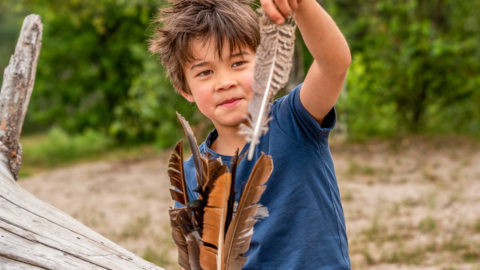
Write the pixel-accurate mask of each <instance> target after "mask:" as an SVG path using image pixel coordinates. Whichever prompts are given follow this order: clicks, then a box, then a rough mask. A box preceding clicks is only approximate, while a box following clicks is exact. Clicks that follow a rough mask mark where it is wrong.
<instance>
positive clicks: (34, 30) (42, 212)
mask: <svg viewBox="0 0 480 270" xmlns="http://www.w3.org/2000/svg"><path fill="white" fill-rule="evenodd" d="M41 34H42V24H41V22H40V17H39V16H37V15H30V16H28V17H27V18H26V19H25V21H24V24H23V27H22V33H21V34H20V38H19V41H18V43H17V47H16V49H15V54H14V55H13V56H12V58H11V59H10V64H9V66H8V67H7V69H6V70H5V74H4V83H3V86H2V90H1V91H2V92H1V93H0V119H1V121H0V269H2V270H4V269H12V270H13V269H59V270H60V269H61V270H64V269H111V270H117V269H118V270H122V269H125V270H127V269H128V270H130V269H150V270H160V269H162V268H160V267H158V266H155V265H153V264H152V263H149V262H147V261H145V260H143V259H142V258H140V257H138V256H136V255H135V254H133V253H131V252H129V251H127V250H126V249H124V248H122V247H120V246H118V245H116V244H115V243H113V242H111V241H110V240H108V239H106V238H105V237H103V236H101V235H100V234H98V233H96V232H94V231H92V230H91V229H89V228H87V227H86V226H84V225H83V224H81V223H80V222H78V221H76V220H75V219H73V218H72V217H70V216H68V215H67V214H65V213H63V212H62V211H60V210H58V209H57V208H55V207H53V206H51V205H49V204H47V203H45V202H43V201H41V200H39V199H37V198H36V197H35V196H33V195H32V194H30V193H29V192H27V191H25V190H24V189H22V188H21V187H20V186H19V185H18V184H17V182H16V181H15V180H16V178H17V174H18V169H19V167H20V163H21V147H20V145H19V143H18V139H19V136H20V133H21V129H22V124H23V120H24V118H25V114H26V112H27V106H28V102H29V100H30V95H31V93H32V89H33V83H34V80H35V70H36V66H37V61H38V55H39V52H40V43H41Z"/></svg>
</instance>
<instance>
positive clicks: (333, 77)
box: [150, 0, 351, 269]
mask: <svg viewBox="0 0 480 270" xmlns="http://www.w3.org/2000/svg"><path fill="white" fill-rule="evenodd" d="M248 2H249V1H248V0H184V1H174V4H173V6H172V7H169V8H167V9H164V10H163V13H162V18H161V19H160V22H161V23H163V25H162V26H161V27H160V28H159V29H158V30H157V35H156V36H155V37H154V39H153V40H152V41H151V47H150V49H151V51H152V52H154V53H158V54H159V55H160V58H161V61H162V63H163V65H164V66H165V67H166V68H167V70H168V74H169V76H170V78H171V81H172V83H173V85H174V87H175V88H176V90H177V91H178V92H179V93H180V94H182V95H183V96H184V97H185V98H186V99H187V100H188V101H189V102H195V103H196V104H197V107H198V109H199V110H200V112H202V113H203V114H204V115H205V116H206V117H207V118H208V119H210V120H211V121H212V123H213V125H214V126H215V129H214V130H213V131H212V132H211V133H210V134H209V135H208V137H207V138H206V140H205V141H204V142H203V143H202V144H201V145H200V147H199V148H200V151H201V152H202V153H206V152H209V153H211V154H212V155H213V156H214V157H221V158H222V160H223V162H224V163H226V164H230V162H231V159H232V155H233V154H234V153H235V151H236V149H240V150H241V154H243V153H245V152H246V151H247V149H248V144H246V141H245V138H244V137H243V136H242V135H239V134H238V130H239V125H240V124H241V123H244V122H245V116H246V115H247V113H248V112H247V107H248V102H249V101H250V100H251V99H252V97H253V90H252V82H253V69H254V64H255V63H254V62H255V51H256V49H257V46H258V45H259V42H260V34H259V30H258V22H257V15H256V14H255V12H254V11H253V10H252V9H251V8H250V7H249V5H248ZM261 2H262V8H263V10H264V11H265V13H266V14H267V15H268V16H269V17H270V18H271V19H272V21H274V22H275V23H277V24H283V23H284V22H285V18H287V17H289V16H290V15H293V18H294V19H295V22H296V24H297V26H298V28H299V29H300V32H301V34H302V36H303V39H304V41H305V43H306V45H307V47H308V49H309V51H310V53H311V54H312V55H313V57H314V58H315V61H314V62H313V64H312V66H311V68H310V70H309V71H308V73H307V75H306V77H305V80H304V82H303V84H301V85H299V86H297V87H296V88H295V89H293V90H292V91H291V92H290V93H289V94H288V95H287V96H285V97H282V98H280V99H278V100H276V101H275V102H274V103H273V105H272V110H271V114H272V117H273V120H271V121H270V123H269V131H268V132H267V133H266V134H265V135H263V136H262V137H261V139H260V143H259V145H257V147H256V148H255V155H254V159H253V160H252V161H248V160H247V159H246V158H244V159H243V160H242V161H241V163H240V164H239V166H238V168H237V177H236V179H237V181H236V190H237V191H240V190H241V189H242V187H243V186H244V185H245V181H246V179H247V178H248V175H249V174H250V171H251V169H252V167H253V165H254V164H255V162H256V159H258V158H259V157H260V154H261V153H262V152H264V153H266V154H269V155H271V156H272V158H273V164H274V171H273V173H272V175H271V176H270V178H269V180H268V182H267V189H266V190H265V192H264V194H263V196H262V198H261V199H260V204H262V205H264V206H266V207H267V208H268V211H269V216H268V217H267V218H264V219H262V220H260V221H258V222H257V223H256V225H255V227H254V234H253V236H252V240H251V244H250V249H249V251H248V252H247V254H246V256H248V260H247V262H246V263H245V265H244V268H243V269H350V260H349V256H348V245H347V236H346V232H345V221H344V215H343V209H342V205H341V202H340V195H339V191H338V186H337V182H336V176H335V172H334V167H333V162H332V158H331V155H330V150H329V146H328V135H329V132H330V131H331V129H332V128H333V126H334V124H335V119H336V115H335V110H334V109H333V106H334V104H335V102H336V100H337V97H338V95H339V92H340V89H341V87H342V85H343V82H344V79H345V75H346V72H347V69H348V66H349V64H350V61H351V58H350V51H349V48H348V45H347V43H346V41H345V39H344V37H343V35H342V34H341V32H340V30H339V29H338V27H337V26H336V25H335V23H334V21H333V20H332V19H331V18H330V16H329V15H328V14H327V13H326V12H325V10H324V9H323V8H322V7H321V6H320V5H319V4H318V3H317V1H315V0H263V1H261ZM185 176H186V178H187V184H188V187H189V195H190V198H196V197H197V194H195V192H194V191H193V190H194V189H195V187H196V176H195V168H194V164H193V161H192V159H189V160H188V161H186V162H185ZM237 199H238V196H237Z"/></svg>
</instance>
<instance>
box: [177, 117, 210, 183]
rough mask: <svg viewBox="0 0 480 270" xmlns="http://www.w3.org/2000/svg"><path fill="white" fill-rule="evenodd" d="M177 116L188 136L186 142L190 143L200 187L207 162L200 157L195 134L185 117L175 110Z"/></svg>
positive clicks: (204, 178) (204, 177)
mask: <svg viewBox="0 0 480 270" xmlns="http://www.w3.org/2000/svg"><path fill="white" fill-rule="evenodd" d="M177 118H178V120H179V121H180V123H181V124H182V127H183V131H185V135H187V138H188V144H189V145H190V149H191V150H192V157H193V163H194V164H195V169H196V170H197V183H198V186H199V187H202V186H203V184H204V183H205V181H206V179H207V175H206V173H207V170H205V168H206V167H205V166H206V165H205V164H206V163H207V162H206V160H205V158H204V157H202V155H201V154H200V150H199V149H198V145H197V140H196V139H195V135H194V134H193V131H192V128H191V127H190V124H189V123H188V121H187V120H185V118H183V116H182V115H180V114H179V113H178V112H177Z"/></svg>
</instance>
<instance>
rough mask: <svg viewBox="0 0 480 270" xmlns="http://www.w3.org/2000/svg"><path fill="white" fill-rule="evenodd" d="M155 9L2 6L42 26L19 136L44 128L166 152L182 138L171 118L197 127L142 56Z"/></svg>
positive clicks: (59, 3)
mask: <svg viewBox="0 0 480 270" xmlns="http://www.w3.org/2000/svg"><path fill="white" fill-rule="evenodd" d="M161 4H164V3H163V1H158V0H156V1H154V0H135V1H132V0H129V1H126V0H125V1H124V0H108V1H94V0H82V1H77V0H69V1H65V0H49V1H36V0H21V1H13V0H7V1H6V2H3V4H2V9H0V13H2V14H6V13H9V12H11V11H16V12H17V13H19V14H20V13H22V14H25V13H27V12H28V13H36V14H40V15H41V16H42V23H43V24H44V34H43V45H42V51H41V55H40V59H39V64H38V70H37V79H36V82H35V91H34V92H33V94H32V98H31V102H30V107H29V111H28V114H27V119H26V122H25V125H24V132H26V133H29V132H30V133H31V132H36V131H45V130H46V129H48V128H50V127H52V126H60V127H61V128H62V129H63V130H65V131H67V132H69V133H71V134H76V133H83V132H84V131H85V130H90V129H92V130H95V131H96V132H98V133H99V134H104V135H106V136H109V137H111V138H113V139H115V141H116V142H117V143H121V144H124V143H139V142H145V141H150V142H152V141H154V142H155V143H156V144H157V145H158V146H159V147H167V146H171V145H172V144H173V143H175V141H176V140H178V139H179V138H180V137H181V135H182V133H181V127H180V125H179V124H178V122H177V120H176V115H175V111H179V112H181V113H182V114H183V115H184V116H185V117H187V119H190V120H191V121H192V122H193V123H196V122H198V120H199V119H200V118H198V117H194V116H193V114H194V111H195V107H194V106H192V105H190V104H188V103H187V102H185V101H184V100H183V97H181V96H180V95H178V94H176V93H175V91H174V90H173V88H172V87H171V86H170V84H169V82H168V79H167V78H166V76H165V71H164V70H163V68H162V67H161V66H160V64H159V62H158V61H157V58H156V57H155V56H153V55H152V54H151V53H149V52H148V49H147V47H148V39H149V37H150V34H151V27H149V26H150V21H151V19H152V18H154V16H155V14H156V13H157V10H158V8H159V6H160V5H161ZM21 19H23V18H21ZM20 23H21V21H20ZM15 31H17V32H19V31H20V25H18V26H17V27H16V29H15ZM2 38H3V37H2ZM12 43H14V41H13V42H12ZM12 52H13V51H12ZM5 64H6V63H5Z"/></svg>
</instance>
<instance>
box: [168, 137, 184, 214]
mask: <svg viewBox="0 0 480 270" xmlns="http://www.w3.org/2000/svg"><path fill="white" fill-rule="evenodd" d="M168 176H169V177H170V184H171V185H172V186H173V187H175V188H176V190H175V189H170V194H171V195H172V199H173V200H175V201H177V202H179V203H181V204H183V205H186V203H187V202H188V201H189V199H188V191H187V183H186V181H185V173H184V171H183V141H181V140H180V141H179V142H178V143H177V145H176V146H175V150H174V151H173V153H172V154H171V155H170V159H169V160H168Z"/></svg>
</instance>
